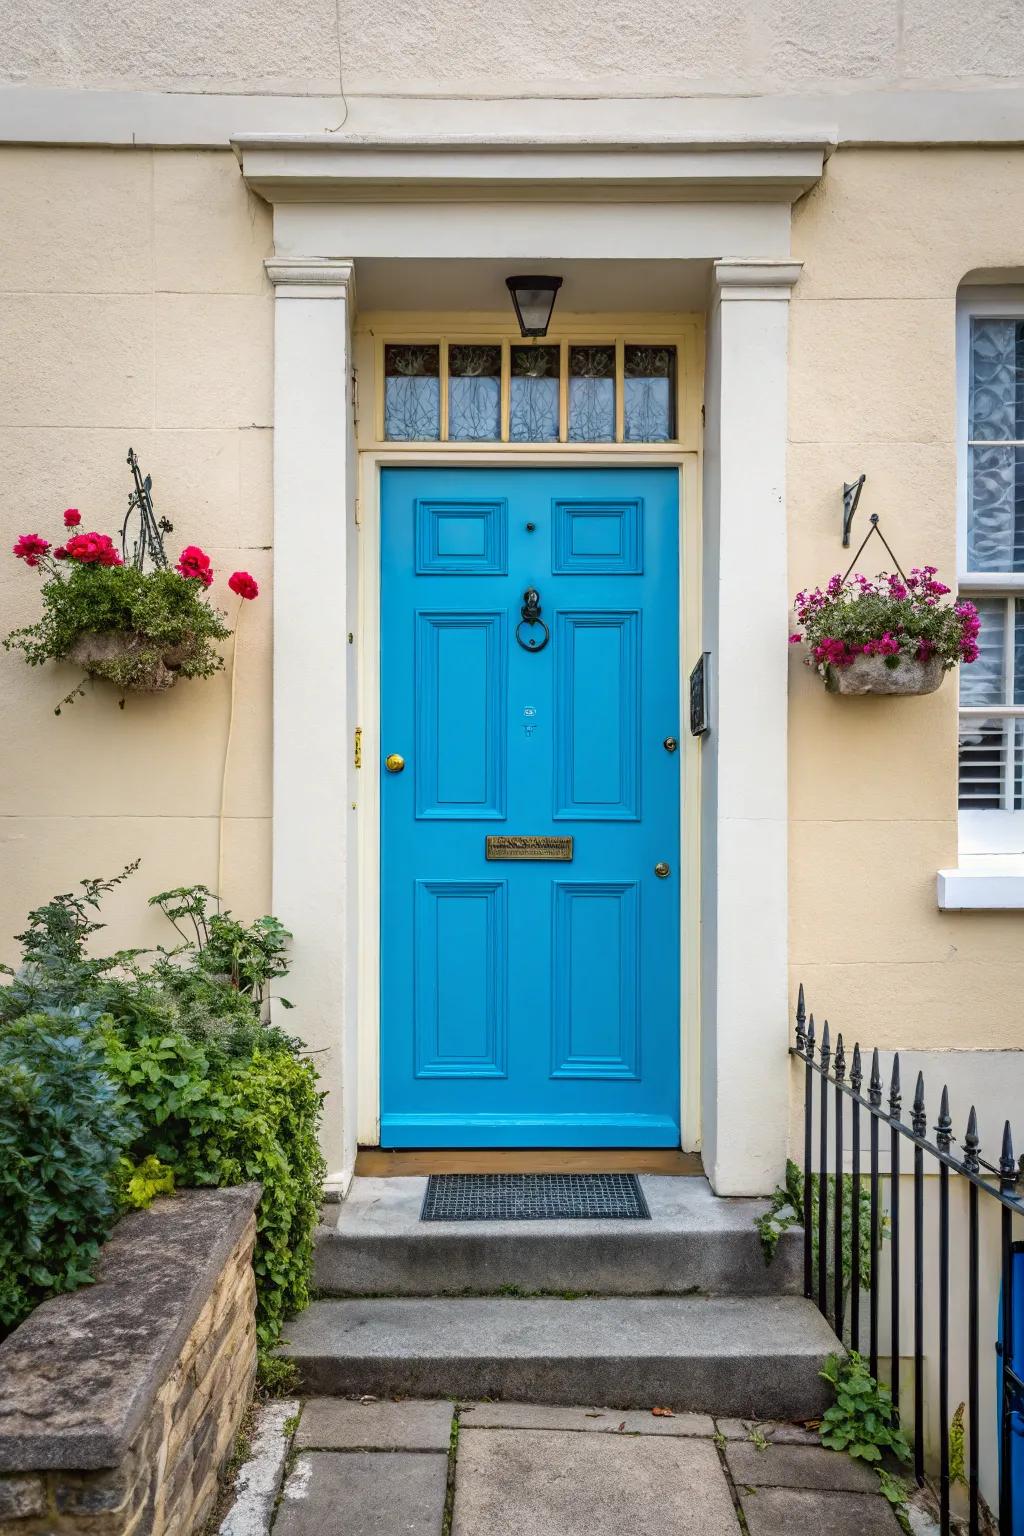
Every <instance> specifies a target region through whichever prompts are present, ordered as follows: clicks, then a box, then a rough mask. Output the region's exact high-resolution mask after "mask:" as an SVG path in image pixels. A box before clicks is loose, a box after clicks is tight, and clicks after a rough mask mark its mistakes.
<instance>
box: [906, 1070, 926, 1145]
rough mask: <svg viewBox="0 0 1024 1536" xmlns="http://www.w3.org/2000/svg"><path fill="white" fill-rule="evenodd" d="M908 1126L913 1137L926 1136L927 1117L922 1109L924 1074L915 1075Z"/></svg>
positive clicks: (923, 1108)
mask: <svg viewBox="0 0 1024 1536" xmlns="http://www.w3.org/2000/svg"><path fill="white" fill-rule="evenodd" d="M910 1124H911V1128H912V1130H913V1132H914V1135H915V1136H922V1137H924V1136H927V1134H928V1115H927V1113H926V1111H925V1107H924V1073H923V1072H919V1073H918V1074H917V1086H916V1087H915V1089H914V1107H913V1109H912V1110H911V1114H910Z"/></svg>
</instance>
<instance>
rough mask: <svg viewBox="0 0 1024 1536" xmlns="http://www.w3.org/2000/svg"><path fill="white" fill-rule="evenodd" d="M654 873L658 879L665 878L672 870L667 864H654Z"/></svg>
mask: <svg viewBox="0 0 1024 1536" xmlns="http://www.w3.org/2000/svg"><path fill="white" fill-rule="evenodd" d="M654 873H655V874H656V875H657V877H658V879H659V880H667V879H668V877H669V875H670V874H671V873H672V871H671V869H669V867H668V865H667V864H655V866H654Z"/></svg>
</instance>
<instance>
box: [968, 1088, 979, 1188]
mask: <svg viewBox="0 0 1024 1536" xmlns="http://www.w3.org/2000/svg"><path fill="white" fill-rule="evenodd" d="M980 1154H981V1142H980V1141H979V1140H978V1116H977V1113H976V1112H975V1108H974V1105H973V1104H972V1105H971V1112H970V1114H969V1115H968V1116H967V1131H966V1133H965V1135H964V1167H965V1168H966V1169H967V1171H968V1173H980V1172H981V1155H980Z"/></svg>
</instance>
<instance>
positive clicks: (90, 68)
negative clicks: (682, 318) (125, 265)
mask: <svg viewBox="0 0 1024 1536" xmlns="http://www.w3.org/2000/svg"><path fill="white" fill-rule="evenodd" d="M3 9H4V11H5V13H6V18H7V22H8V25H6V26H5V28H4V35H5V47H4V50H3V58H2V60H0V80H5V81H9V82H11V83H15V84H27V85H37V86H39V85H55V86H81V87H87V88H92V89H97V88H117V89H127V90H136V89H143V90H167V91H201V92H206V91H214V92H221V91H224V92H246V93H260V92H268V93H278V92H286V93H293V94H297V95H301V94H313V95H316V94H322V95H334V94H336V93H337V91H338V86H339V72H340V73H341V74H343V76H344V84H345V89H346V91H347V92H350V93H352V94H353V95H361V94H369V95H389V94H394V95H403V94H406V93H409V92H412V93H414V94H426V95H430V94H439V95H443V94H450V93H451V92H452V91H453V90H455V91H458V92H464V93H470V94H474V93H478V92H479V93H481V94H484V95H494V94H495V93H496V92H497V93H500V94H526V95H532V94H541V95H544V94H558V93H560V92H564V93H567V94H572V93H573V89H574V88H579V87H581V86H593V85H595V84H597V85H600V87H601V89H602V90H603V91H605V92H608V93H611V94H620V95H625V96H633V97H635V96H644V95H649V94H660V93H665V94H673V93H680V94H684V95H692V94H705V93H707V94H720V93H724V94H732V93H736V94H749V93H751V92H765V93H776V92H786V91H794V90H801V91H804V90H819V89H835V90H839V91H843V90H849V89H854V88H858V87H859V88H866V87H871V88H878V87H882V86H900V87H906V86H914V85H936V84H943V85H945V84H954V85H956V86H960V87H968V86H979V85H982V86H984V85H988V84H995V85H998V84H1003V83H1006V82H1010V81H1015V80H1021V79H1022V78H1024V33H1022V31H1021V28H1020V26H1019V17H1018V15H1017V7H1016V6H1015V5H1014V4H1013V3H1012V0H979V3H978V4H977V5H975V6H973V7H970V8H965V7H962V6H953V5H951V4H949V3H948V0H841V3H838V4H836V3H831V0H643V3H639V0H630V3H623V0H586V3H581V0H563V3H561V4H559V5H557V6H552V5H550V4H548V3H546V0H521V3H520V4H519V5H517V6H515V7H513V8H511V9H510V10H508V11H507V12H505V13H504V14H503V15H502V19H501V24H500V25H498V26H496V25H495V13H494V7H493V5H490V4H488V3H486V0H432V3H431V4H429V5H425V4H423V3H422V0H370V3H369V4H359V5H357V4H355V3H353V0H338V4H337V8H336V6H335V0H294V3H293V4H290V5H287V6H281V5H278V4H274V3H272V0H251V3H250V4H248V5H246V6H243V7H239V6H235V5H232V4H230V3H228V0H185V3H184V4H183V5H181V6H178V7H174V8H169V7H167V6H166V5H163V4H161V3H160V0H130V3H129V0H100V3H95V0H39V3H38V4H36V5H34V6H31V7H28V8H25V7H22V6H16V5H14V4H13V0H7V3H6V4H5V6H4V7H3Z"/></svg>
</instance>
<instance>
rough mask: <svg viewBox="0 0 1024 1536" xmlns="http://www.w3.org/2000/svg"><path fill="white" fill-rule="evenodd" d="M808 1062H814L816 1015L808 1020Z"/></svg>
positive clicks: (812, 1015)
mask: <svg viewBox="0 0 1024 1536" xmlns="http://www.w3.org/2000/svg"><path fill="white" fill-rule="evenodd" d="M807 1060H808V1061H813V1060H814V1014H813V1013H812V1014H811V1015H810V1016H809V1018H808V1020H807Z"/></svg>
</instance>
